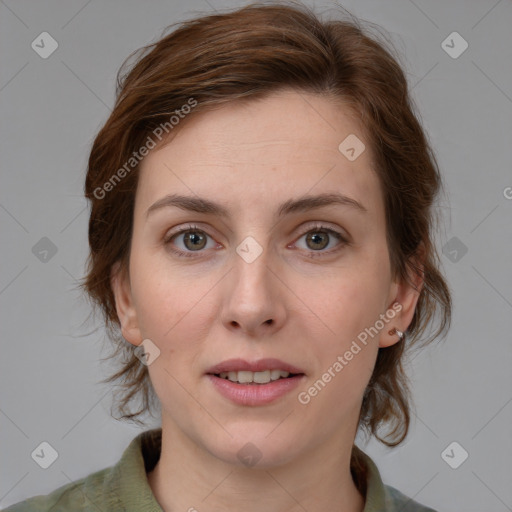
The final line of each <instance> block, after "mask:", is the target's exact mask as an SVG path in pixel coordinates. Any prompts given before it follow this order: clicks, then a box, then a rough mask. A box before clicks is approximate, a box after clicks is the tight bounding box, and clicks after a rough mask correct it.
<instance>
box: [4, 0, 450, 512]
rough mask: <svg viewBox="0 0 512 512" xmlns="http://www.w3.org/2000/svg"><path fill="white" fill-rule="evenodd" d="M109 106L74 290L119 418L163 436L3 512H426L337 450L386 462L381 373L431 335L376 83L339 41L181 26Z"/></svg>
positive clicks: (403, 414)
mask: <svg viewBox="0 0 512 512" xmlns="http://www.w3.org/2000/svg"><path fill="white" fill-rule="evenodd" d="M119 83H120V87H119V90H118V97H117V101H116V104H115V108H114V110H113V112H112V114H111V116H110V118H109V119H108V120H107V122H106V124H105V126H104V127H103V128H102V129H101V131H100V132H99V134H98V135H97V137H96V139H95V141H94V144H93V147H92V150H91V154H90V158H89V167H88V173H87V178H86V184H85V192H86V196H87V198H88V199H89V200H90V202H91V215H90V223H89V242H90V248H91V252H90V258H89V268H88V274H87V276H86V279H85V281H84V288H85V290H86V291H87V292H88V293H89V295H90V296H91V298H92V299H93V300H94V301H95V302H96V304H97V305H98V306H99V307H100V308H101V310H102V312H103V314H104V318H105V321H106V325H107V327H109V329H110V331H109V332H110V335H111V338H112V340H113V341H115V342H116V343H117V347H118V352H117V353H116V355H124V356H125V357H124V359H122V360H121V368H120V370H119V371H118V372H117V373H116V374H115V375H113V376H112V377H111V378H110V379H109V380H112V381H113V380H116V379H121V380H122V382H123V383H124V386H125V394H124V395H123V397H122V399H121V400H120V402H119V410H120V411H121V418H124V419H134V420H136V421H137V417H139V416H140V415H142V414H143V413H145V412H147V411H150V410H151V404H152V401H154V400H156V399H157V403H158V404H159V405H160V406H161V420H162V428H161V429H160V428H159V429H153V430H149V431H146V432H144V433H142V434H140V435H139V436H137V437H136V438H135V439H134V440H133V441H132V443H131V444H130V445H129V446H128V448H127V449H126V451H125V453H124V454H123V457H122V458H121V460H120V461H119V462H118V464H117V465H115V466H114V467H112V468H107V469H104V470H102V471H98V472H97V473H93V474H91V475H89V476H88V477H85V478H84V479H82V480H79V481H77V482H73V483H72V484H68V485H65V486H63V487H61V488H59V489H57V490H55V491H54V492H53V493H51V494H49V495H48V496H38V497H33V498H30V499H28V500H25V501H23V502H21V503H18V504H16V505H14V506H12V507H10V508H9V509H7V510H9V511H22V510H133V511H138V510H165V511H170V510H173V511H174V510H188V511H194V510H198V511H200V512H202V511H231V510H241V509H243V510H249V511H250V510H261V509H264V510H267V511H284V510H286V511H299V510H307V511H309V512H315V511H319V510H342V511H345V512H356V511H357V512H361V511H364V512H370V511H394V510H402V511H405V510H408V511H432V509H431V508H428V507H425V506H423V505H421V504H419V503H417V502H416V501H414V500H412V499H410V498H408V497H406V496H404V495H403V494H402V493H400V492H399V491H398V490H397V489H394V488H393V487H390V486H387V485H384V483H383V481H382V479H381V477H380V474H379V471H378V469H377V467H376V466H375V464H374V463H373V461H372V460H371V459H370V457H369V456H368V455H366V454H365V453H364V452H363V451H361V450H360V449H359V448H358V447H357V446H356V445H355V444H354V439H355V437H356V434H357V432H358V429H361V430H363V431H366V432H368V433H370V434H373V435H375V436H376V437H377V439H379V440H380V441H382V442H383V443H385V444H386V445H388V446H396V445H398V444H399V443H401V442H402V441H403V440H404V439H405V437H406V435H407V431H408V426H409V404H408V398H409V397H408V388H407V379H406V376H405V374H404V372H403V368H402V358H403V357H404V354H405V353H406V351H407V350H408V349H409V348H410V346H411V345H413V344H418V343H420V342H421V343H427V342H428V341H431V340H432V339H434V338H437V337H438V336H441V335H442V334H443V333H444V332H445V331H446V329H447V327H448V325H449V320H450V311H451V301H450V293H449V290H448V288H447V285H446V283H445V280H444V278H443V276H442V275H441V273H440V271H439V269H438V259H437V253H436V250H435V247H434V245H433V236H434V234H433V232H432V226H433V221H434V219H433V212H432V205H433V203H434V200H435V198H436V195H437V193H438V191H439V189H440V187H441V180H440V176H439V171H438V168H437V164H436V161H435V157H434V156H433V154H432V151H431V149H430V147H429V144H428V142H427V139H426V137H425V134H424V132H423V130H422V128H421V125H420V124H419V122H418V120H417V118H416V116H415V114H414V111H413V108H412V104H411V100H410V97H409V95H408V89H407V82H406V79H405V76H404V73H403V71H402V69H401V68H400V66H399V64H398V63H397V61H396V60H395V59H394V58H393V57H392V56H391V54H390V53H389V52H388V51H387V50H386V49H385V47H384V46H383V45H382V44H381V43H379V42H378V41H377V40H376V39H373V38H371V37H370V36H369V35H367V34H366V33H365V32H364V31H363V29H362V28H361V26H360V24H359V23H358V22H357V20H355V19H352V20H351V21H329V22H323V21H321V20H319V19H318V18H317V17H316V16H315V15H314V13H313V12H311V11H310V10H308V9H307V8H305V7H301V6H290V5H288V4H277V3H273V4H272V5H256V4H255V5H251V6H248V7H245V8H243V9H239V10H237V11H235V12H231V13H226V14H217V15H212V16H207V17H202V18H198V19H195V20H191V21H189V22H186V23H184V24H182V26H180V27H179V28H178V29H176V30H175V31H174V32H172V33H171V34H169V35H167V36H165V37H163V38H162V39H161V40H159V41H158V42H157V43H155V44H154V45H151V46H149V47H146V48H145V49H143V53H142V54H141V55H140V56H139V58H138V60H137V62H136V63H135V64H134V66H133V67H132V69H131V70H130V71H129V72H128V73H125V74H123V75H122V76H120V82H119ZM436 322H437V323H436ZM427 329H428V330H429V332H430V333H431V336H430V338H427V337H425V332H426V331H427ZM121 335H122V336H121ZM127 355H128V358H126V356H127ZM137 395H139V396H141V398H142V401H143V405H142V407H141V408H140V409H139V410H137V411H132V410H130V407H129V405H130V404H131V403H132V402H133V399H134V397H135V396H137ZM386 427H387V428H388V431H387V432H385V435H383V434H382V433H381V431H380V429H381V428H386Z"/></svg>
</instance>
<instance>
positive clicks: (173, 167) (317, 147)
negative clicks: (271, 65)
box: [136, 90, 380, 209]
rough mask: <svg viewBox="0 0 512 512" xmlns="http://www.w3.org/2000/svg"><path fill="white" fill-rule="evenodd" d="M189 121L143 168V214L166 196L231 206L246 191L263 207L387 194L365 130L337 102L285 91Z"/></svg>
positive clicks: (140, 199)
mask: <svg viewBox="0 0 512 512" xmlns="http://www.w3.org/2000/svg"><path fill="white" fill-rule="evenodd" d="M185 121H186V122H185V123H184V124H183V126H182V127H179V126H178V131H177V132H176V133H175V134H172V135H173V137H172V139H171V140H170V142H169V143H168V144H166V145H163V146H162V147H157V148H156V149H155V150H153V151H151V152H150V153H149V154H148V156H146V157H145V159H144V160H143V161H142V163H141V167H140V177H139V188H138V191H137V201H136V202H137V204H138V205H139V208H145V209H147V208H148V207H149V205H150V204H151V203H152V202H154V201H156V200H157V199H159V198H160V197H162V195H164V194H165V193H188V194H190V195H194V194H195V195H199V196H217V197H218V198H220V199H222V198H223V199H225V200H227V198H228V197H232V196H233V194H234V193H235V192H241V191H244V192H243V193H244V196H245V198H246V201H247V204H248V202H250V201H252V200H256V196H257V197H258V199H259V201H260V202H261V200H262V198H266V199H267V200H271V198H272V197H273V196H276V197H277V196H279V197H280V198H282V196H283V195H286V196H290V197H294V196H300V195H304V194H306V193H308V191H311V192H316V193H320V192H333V191H338V192H342V193H344V194H347V195H357V196H358V197H359V198H363V197H364V196H366V197H367V198H368V200H370V201H374V202H375V201H379V198H378V197H372V196H375V194H376V193H379V190H380V187H379V184H378V180H377V177H376V175H375V173H374V171H373V167H372V155H371V148H370V145H369V142H368V141H367V140H366V134H365V132H364V128H363V127H362V126H361V124H360V123H359V122H358V119H357V117H356V116H355V115H354V113H353V111H351V110H350V109H349V108H348V107H346V106H344V105H342V104H340V102H336V101H334V100H333V98H329V97H326V96H320V95H316V94H312V93H305V92H296V91H290V90H285V91H280V92H276V93H272V94H271V95H268V96H266V97H264V98H262V99H257V100H248V101H243V102H241V101H237V102H233V103H229V104H224V105H222V106H220V107H218V108H216V109H215V110H210V111H204V112H198V113H195V114H194V117H192V118H190V119H186V120H185ZM340 144H341V146H340ZM347 149H348V150H349V152H348V153H347V152H346V151H347ZM351 149H353V151H351V152H350V150H351ZM354 152H355V156H356V158H355V159H353V155H354ZM348 157H351V158H348ZM253 196H254V197H253ZM230 200H231V199H230ZM378 206H379V205H376V207H377V208H378Z"/></svg>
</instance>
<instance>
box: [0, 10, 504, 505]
mask: <svg viewBox="0 0 512 512" xmlns="http://www.w3.org/2000/svg"><path fill="white" fill-rule="evenodd" d="M309 3H310V4H311V5H313V4H315V5H316V6H317V7H318V10H319V11H326V12H327V14H328V11H329V8H330V7H332V6H333V4H332V3H329V2H323V3H316V2H309ZM243 4H245V2H234V1H220V0H208V1H206V0H204V1H203V0H194V1H190V2H188V3H187V4H186V5H185V3H184V2H183V3H182V2H178V1H177V0H174V1H155V0H153V1H149V2H135V1H129V2H127V1H120V0H115V1H113V0H110V1H109V2H100V1H99V0H91V1H88V2H87V1H84V0H80V1H67V2H57V1H35V0H33V1H14V0H3V1H0V27H1V28H0V52H1V59H2V66H1V77H0V108H1V115H2V124H1V132H0V133H1V138H0V148H1V155H2V157H1V169H2V187H1V191H0V222H1V228H2V233H3V236H2V240H3V243H2V266H1V269H0V306H1V312H2V322H1V324H0V325H1V338H0V339H1V343H2V349H1V358H0V376H1V377H0V378H1V402H0V425H1V440H2V443H1V447H0V450H1V461H2V462H1V464H0V467H1V470H0V471H1V482H0V506H2V507H5V506H8V505H10V504H12V503H15V502H17V501H20V500H22V499H25V498H27V497H29V496H32V495H35V494H47V493H48V492H50V491H52V490H54V489H55V488H57V487H58V486H61V485H64V484H67V483H69V482H71V481H73V480H76V479H79V478H82V477H84V476H86V475H88V474H89V473H91V472H93V471H96V470H99V469H103V468H104V467H107V466H110V465H112V464H114V463H115V462H117V460H118V459H119V458H120V456H121V454H122V451H123V450H124V448H125V447H126V446H127V445H128V443H129V442H130V441H131V439H133V437H135V435H137V434H138V433H139V429H136V428H135V427H133V426H129V425H125V424H122V423H119V422H116V421H115V420H113V419H111V418H110V416H109V410H110V405H111V398H112V393H111V391H110V388H109V387H108V386H107V385H101V384H98V383H97V382H98V381H99V380H100V379H101V378H104V377H105V376H106V375H108V374H109V366H108V365H107V364H100V362H99V361H98V360H99V358H100V357H104V356H105V355H107V353H108V352H107V351H106V350H105V349H104V341H103V330H102V329H101V327H100V328H99V329H98V330H97V331H96V332H92V333H91V332H90V331H91V330H92V328H91V325H93V326H94V325H99V324H100V322H99V319H98V321H97V322H96V324H91V323H88V324H85V325H82V322H83V321H84V320H85V319H86V318H87V316H88V314H89V308H88V305H87V303H86V302H85V301H84V300H83V298H81V297H80V295H79V294H78V292H76V291H75V290H74V286H75V285H76V279H77V278H79V277H81V276H82V275H83V271H84V262H85V258H86V256H87V249H88V245H87V221H88V211H87V207H86V201H85V199H84V198H83V197H82V189H83V180H84V176H85V169H86V162H87V156H88V151H89V149H90V145H91V143H92V140H93V137H94V135H95V134H96V132H97V130H98V129H99V128H100V127H101V126H102V124H103V123H104V122H105V120H106V119H107V117H108V115H109V112H110V108H111V106H112V105H113V101H114V85H115V83H114V80H115V74H116V72H117V70H118V68H119V66H120V64H121V63H122V61H123V60H124V59H125V57H127V56H128V55H129V54H130V53H131V52H132V51H133V50H135V49H137V48H139V47H141V46H143V45H146V44H148V43H150V42H153V41H155V40H156V39H158V38H159V37H160V35H161V32H162V30H163V29H164V28H165V27H166V26H168V25H170V24H171V23H174V22H176V21H179V20H182V19H185V18H188V17H190V16H193V15H195V14H201V13H207V12H211V11H213V10H215V9H219V10H221V9H223V8H230V7H235V6H241V5H243ZM342 5H343V6H344V7H346V8H347V9H348V10H349V11H351V12H352V13H353V14H355V15H357V16H360V17H361V18H363V19H365V20H368V21H371V22H374V23H377V24H379V25H381V26H382V27H384V29H385V30H387V31H388V32H389V33H390V34H391V36H392V39H393V41H394V43H395V45H396V46H397V48H398V50H399V51H401V52H402V54H403V62H402V63H403V64H404V65H405V66H406V71H407V74H408V78H409V80H410V84H411V87H412V88H413V89H412V91H413V97H414V101H415V102H416V104H417V106H418V108H419V110H420V113H421V118H422V121H423V124H424V126H425V129H426V131H427V133H428V134H429V137H430V139H431V141H432V144H433V146H434V149H435V151H436V154H437V156H438V159H439V164H440V166H441V169H442V172H443V174H444V178H445V182H446V186H447V192H448V193H447V196H446V197H445V198H443V199H442V202H441V204H440V208H442V209H443V211H444V212H445V213H446V217H445V219H446V220H445V224H444V226H443V228H442V230H441V232H440V234H439V245H440V249H441V247H442V246H445V244H447V243H448V246H446V247H447V249H445V253H446V254H445V255H443V256H442V260H443V265H444V268H445V272H446V274H447V277H448V280H449V283H450V286H451V288H452V291H453V298H454V304H455V311H454V318H453V327H452V329H451V331H450V333H449V335H448V338H447V340H446V341H444V342H441V343H439V344H437V345H432V346H431V347H430V348H429V349H427V350H426V351H424V352H422V353H419V354H417V355H416V356H415V357H414V359H412V361H411V362H410V364H409V369H410V374H411V377H412V382H413V388H412V389H413V394H414V396H415V403H416V414H415V415H413V424H412V426H411V430H410V434H409V436H408V438H407V441H406V442H405V443H404V444H402V445H401V446H400V447H398V448H395V449H392V450H391V449H387V448H386V447H384V446H383V445H380V444H378V443H377V442H375V441H371V442H370V443H368V444H367V445H365V444H362V442H360V443H359V444H360V446H362V447H363V448H364V449H365V450H366V451H367V452H368V453H369V454H370V455H371V456H372V457H373V458H374V460H375V461H376V463H377V465H378V467H379V469H380V471H381V474H382V476H383V479H384V481H385V483H388V484H390V485H393V486H395V487H397V488H398V489H400V490H401V491H402V492H404V493H405V494H407V495H409V496H410V497H414V499H416V500H418V501H420V502H423V503H425V504H428V505H429V506H431V507H433V508H436V509H438V510H440V511H441V510H443V511H453V512H455V511H460V510H465V511H466V512H472V511H475V512H476V511H483V510H485V511H486V512H493V511H496V512H502V511H506V510H512V486H511V485H510V484H511V482H510V476H511V469H510V462H509V461H510V460H511V458H512V436H511V428H510V426H511V425H512V404H511V401H512V386H511V380H512V379H511V370H510V368H511V367H512V344H511V343H510V342H511V334H510V333H511V329H512V320H511V319H512V314H511V313H512V287H511V282H512V269H511V265H510V262H511V247H512V235H511V227H510V225H511V222H510V220H511V211H512V200H511V199H509V198H510V197H511V196H512V189H510V188H507V187H512V173H511V169H512V165H511V164H512V150H511V142H512V139H511V135H512V80H511V79H512V33H511V31H510V27H511V26H512V3H511V2H510V1H509V0H501V1H496V0H489V1H487V0H485V1H484V0H481V1H475V0H473V1H450V2H444V1H440V0H439V1H428V2H427V1H420V0H415V1H414V2H413V1H409V0H394V1H387V2H382V1H376V0H375V1H372V0H359V1H357V2H356V1H355V0H354V1H344V2H342ZM43 31H47V32H49V33H50V34H51V35H52V37H53V38H54V39H55V40H56V41H57V42H58V45H59V46H58V49H57V50H56V51H55V52H54V53H53V54H52V55H51V56H50V57H49V58H47V59H42V58H41V57H40V56H39V55H38V54H37V53H36V52H35V51H34V50H33V49H32V48H31V43H32V41H33V40H35V39H36V37H37V36H38V35H39V34H40V33H41V32H43ZM453 31H457V32H458V33H459V34H460V35H461V36H462V37H463V38H464V39H465V40H466V41H467V42H468V44H469V47H468V49H467V50H466V51H465V52H464V53H462V54H461V55H460V56H459V57H458V58H452V57H451V56H450V55H448V54H447V53H446V51H445V50H444V49H443V48H442V46H441V43H442V42H443V41H444V40H445V39H446V38H447V36H448V35H449V34H451V33H452V32H453ZM454 44H455V45H456V48H457V45H458V44H459V43H454ZM507 196H508V198H507ZM43 237H47V238H49V239H50V240H51V241H52V242H53V244H54V245H55V246H56V248H57V252H56V254H55V255H53V256H52V257H49V256H50V255H48V261H46V262H43V261H40V259H39V258H37V257H36V255H34V254H33V252H32V248H33V247H34V246H35V245H36V244H37V243H38V242H39V240H40V239H41V238H43ZM453 237H457V239H455V240H454V239H453ZM464 247H466V248H467V253H466V254H463V250H461V248H462V249H463V248H464ZM454 249H455V251H456V252H451V251H453V250H454ZM450 252H451V253H450ZM50 254H51V253H50ZM461 255H462V257H461ZM153 426H157V424H155V423H154V422H153V424H151V423H150V424H149V425H148V427H146V428H152V427H153ZM42 441H47V442H49V443H50V444H51V445H52V446H53V447H54V448H55V449H56V450H57V452H58V454H59V456H58V459H57V460H56V461H55V463H54V464H53V465H51V466H50V467H49V468H48V469H46V470H44V469H41V468H40V467H39V466H38V465H37V464H36V463H35V462H34V461H33V460H32V458H31V455H30V454H31V453H32V452H33V450H34V449H35V448H36V447H37V446H38V445H39V444H40V443H41V442H42ZM453 441H456V442H458V443H459V444H460V445H461V446H462V447H463V448H464V449H465V450H466V451H467V452H468V453H469V457H468V459H467V460H466V461H465V462H464V463H463V464H462V465H460V467H458V468H457V469H452V468H451V467H450V466H449V465H448V464H447V463H446V462H445V460H443V458H442V457H441V453H442V452H443V450H444V449H445V448H446V447H447V446H448V445H449V444H450V443H452V442H453ZM457 450H459V449H458V448H457ZM457 450H456V451H455V452H453V453H454V457H459V452H457ZM452 459H453V457H452Z"/></svg>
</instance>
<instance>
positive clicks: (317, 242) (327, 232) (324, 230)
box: [298, 224, 349, 258]
mask: <svg viewBox="0 0 512 512" xmlns="http://www.w3.org/2000/svg"><path fill="white" fill-rule="evenodd" d="M304 237H305V244H306V247H305V248H304V247H302V248H304V249H305V250H307V251H312V252H311V254H309V257H312V258H316V257H321V256H326V255H329V254H332V253H334V252H337V251H339V250H341V249H342V248H343V247H344V246H346V245H348V244H349V242H348V240H347V239H346V238H345V236H343V235H342V234H341V233H340V232H339V231H336V230H334V229H331V228H328V227H327V226H324V225H322V224H316V225H315V226H312V227H310V228H309V229H308V231H307V232H305V233H304V234H303V235H302V236H301V237H300V238H299V239H298V240H301V239H302V238H304ZM334 241H338V244H335V248H334V249H332V248H331V249H329V250H327V251H325V250H324V249H325V248H326V247H329V246H332V242H334Z"/></svg>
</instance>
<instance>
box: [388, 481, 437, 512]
mask: <svg viewBox="0 0 512 512" xmlns="http://www.w3.org/2000/svg"><path fill="white" fill-rule="evenodd" d="M384 499H385V503H386V505H387V508H386V510H397V511H398V510H399V511H400V512H437V511H436V510H434V509H433V508H429V507H426V506H425V505H422V504H421V503H418V502H417V501H414V500H413V499H412V498H409V497H408V496H406V495H405V494H402V493H401V492H400V491H399V490H398V489H395V488H394V487H392V486H390V485H384Z"/></svg>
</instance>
